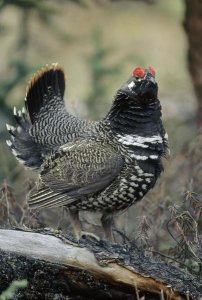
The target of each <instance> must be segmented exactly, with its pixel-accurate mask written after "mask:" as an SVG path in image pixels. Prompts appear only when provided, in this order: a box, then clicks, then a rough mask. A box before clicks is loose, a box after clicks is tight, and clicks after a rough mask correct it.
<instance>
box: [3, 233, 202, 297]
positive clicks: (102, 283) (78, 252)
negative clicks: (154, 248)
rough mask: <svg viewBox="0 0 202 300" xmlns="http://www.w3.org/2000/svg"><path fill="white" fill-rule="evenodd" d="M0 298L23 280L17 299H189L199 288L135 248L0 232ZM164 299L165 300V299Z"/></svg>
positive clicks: (57, 236) (201, 292) (201, 287)
mask: <svg viewBox="0 0 202 300" xmlns="http://www.w3.org/2000/svg"><path fill="white" fill-rule="evenodd" d="M0 261H1V265H0V269H1V270H0V293H1V292H2V291H3V290H5V289H6V288H7V287H8V286H9V284H10V283H11V282H12V281H13V280H18V279H27V280H28V287H27V288H26V289H25V290H20V291H18V292H17V294H16V295H15V297H14V298H12V299H15V300H19V299H23V300H26V299H32V300H33V299H48V300H52V299H88V300H90V299H91V300H93V299H96V300H99V299H100V300H101V299H102V300H105V299H110V300H111V299H117V300H118V299H125V300H127V299H128V300H130V299H131V300H132V299H140V297H143V296H144V297H145V298H146V299H170V300H171V299H175V300H178V299H179V300H180V299H190V298H198V299H199V297H200V295H202V284H200V283H199V282H198V281H197V280H196V279H195V278H194V277H193V276H192V275H190V274H188V273H187V272H186V273H185V272H183V271H182V270H180V269H178V268H176V267H174V266H172V265H167V264H165V263H163V262H160V261H159V260H158V261H155V260H154V259H153V258H151V257H148V256H145V255H144V254H143V253H142V251H140V250H139V249H138V248H137V246H135V245H118V244H113V245H112V244H110V243H109V242H107V241H97V240H96V239H94V238H92V237H88V236H87V237H86V238H82V239H81V240H80V241H79V243H76V242H75V241H73V240H72V238H70V237H69V236H68V237H67V236H64V235H60V234H54V233H53V232H48V231H42V232H41V233H39V232H38V233H37V232H33V231H24V230H20V231H18V230H5V229H0ZM165 297H166V298H165Z"/></svg>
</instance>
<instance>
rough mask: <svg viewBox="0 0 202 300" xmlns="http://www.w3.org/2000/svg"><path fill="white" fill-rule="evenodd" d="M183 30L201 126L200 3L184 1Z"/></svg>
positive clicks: (201, 47) (201, 48)
mask: <svg viewBox="0 0 202 300" xmlns="http://www.w3.org/2000/svg"><path fill="white" fill-rule="evenodd" d="M185 5H186V11H185V20H184V28H185V31H186V33H187V37H188V42H189V49H188V67H189V71H190V74H191V78H192V81H193V85H194V90H195V93H196V97H197V101H198V111H197V120H198V125H199V126H200V127H201V126H202V1H201V0H185Z"/></svg>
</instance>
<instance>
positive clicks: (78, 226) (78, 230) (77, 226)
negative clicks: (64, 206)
mask: <svg viewBox="0 0 202 300" xmlns="http://www.w3.org/2000/svg"><path fill="white" fill-rule="evenodd" d="M69 213H70V217H71V220H72V224H73V229H74V234H75V236H76V239H77V240H79V239H80V238H81V237H82V236H90V237H92V238H94V239H96V240H98V241H99V240H100V238H99V237H98V236H97V235H96V234H94V233H91V232H87V231H83V230H82V223H81V221H80V219H79V211H78V210H70V209H69Z"/></svg>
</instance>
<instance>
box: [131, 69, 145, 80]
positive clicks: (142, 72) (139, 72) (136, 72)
mask: <svg viewBox="0 0 202 300" xmlns="http://www.w3.org/2000/svg"><path fill="white" fill-rule="evenodd" d="M132 75H133V76H139V77H140V78H143V77H144V76H145V70H144V69H143V68H141V67H138V68H135V69H134V70H133V73H132Z"/></svg>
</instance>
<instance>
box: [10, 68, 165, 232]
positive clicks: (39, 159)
mask: <svg viewBox="0 0 202 300" xmlns="http://www.w3.org/2000/svg"><path fill="white" fill-rule="evenodd" d="M64 91H65V79H64V72H63V69H62V68H61V67H60V66H59V65H58V64H57V63H55V64H52V65H51V66H45V67H44V68H42V69H41V70H40V71H39V72H38V73H36V74H35V75H34V76H33V77H32V78H31V80H30V82H29V84H28V88H27V94H26V98H25V107H26V110H25V109H24V108H23V109H22V110H19V111H17V110H16V108H14V117H15V120H16V127H13V126H10V125H7V129H8V131H9V133H10V134H11V137H12V139H11V141H10V140H8V141H7V144H8V145H9V146H10V147H11V149H12V152H13V154H14V155H15V156H16V158H17V159H18V160H19V161H20V162H21V163H23V164H24V165H25V166H27V167H30V168H33V169H37V170H38V172H39V174H40V185H39V187H38V190H37V191H35V193H32V194H31V195H30V197H29V200H28V202H29V207H30V208H40V207H59V206H66V207H68V208H69V210H70V212H71V213H72V214H73V215H74V217H75V218H76V216H77V227H78V226H79V225H78V224H79V223H78V211H79V210H92V211H97V210H100V211H101V212H102V213H103V217H102V219H101V221H102V224H103V227H104V229H105V230H106V231H107V235H108V237H110V236H111V230H110V229H109V227H108V226H109V223H110V222H109V221H108V220H110V219H109V215H111V214H112V213H113V212H116V211H120V210H123V209H125V208H127V207H129V206H131V205H132V204H133V203H135V202H137V201H138V200H140V199H142V198H143V197H144V195H145V194H146V193H147V192H148V191H149V190H150V189H151V188H152V187H153V186H154V184H155V183H156V180H157V178H158V177H159V175H160V173H161V171H162V170H163V167H162V161H161V159H162V156H163V155H165V154H166V152H167V150H168V140H167V134H166V132H165V130H164V127H163V125H162V121H161V105H160V102H159V100H158V97H157V92H158V86H157V83H156V81H155V71H154V69H153V68H152V67H149V68H148V69H143V68H140V67H139V68H135V69H134V70H133V72H132V75H131V77H130V78H129V80H128V81H127V82H126V83H124V84H123V85H122V86H121V87H120V89H118V91H117V92H116V94H115V97H114V100H113V103H112V106H111V108H110V110H109V112H108V114H107V115H106V116H105V117H104V118H103V119H102V120H101V121H99V122H93V121H87V120H82V119H80V118H78V117H75V116H73V115H71V114H69V113H68V112H67V111H66V109H65V105H64V98H63V96H64ZM95 101H96V99H95ZM27 113H28V115H27Z"/></svg>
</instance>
